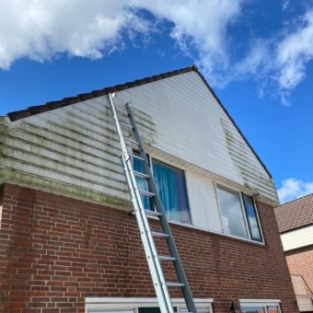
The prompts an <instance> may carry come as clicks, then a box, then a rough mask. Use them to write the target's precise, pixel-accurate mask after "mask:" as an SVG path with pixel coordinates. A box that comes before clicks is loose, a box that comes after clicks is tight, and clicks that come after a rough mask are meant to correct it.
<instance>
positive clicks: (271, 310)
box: [240, 300, 281, 313]
mask: <svg viewBox="0 0 313 313" xmlns="http://www.w3.org/2000/svg"><path fill="white" fill-rule="evenodd" d="M278 302H280V301H279V300H240V306H241V312H242V313H281V311H280V307H279V303H278Z"/></svg>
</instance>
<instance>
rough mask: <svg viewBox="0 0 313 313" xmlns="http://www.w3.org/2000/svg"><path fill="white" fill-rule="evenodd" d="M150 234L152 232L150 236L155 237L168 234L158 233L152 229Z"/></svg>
mask: <svg viewBox="0 0 313 313" xmlns="http://www.w3.org/2000/svg"><path fill="white" fill-rule="evenodd" d="M151 234H152V236H155V237H164V238H166V237H168V234H165V233H159V232H157V231H152V232H151Z"/></svg>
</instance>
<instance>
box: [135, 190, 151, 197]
mask: <svg viewBox="0 0 313 313" xmlns="http://www.w3.org/2000/svg"><path fill="white" fill-rule="evenodd" d="M138 191H139V192H140V193H141V194H142V195H143V196H147V197H154V196H155V193H153V192H150V191H145V190H140V189H139V190H138Z"/></svg>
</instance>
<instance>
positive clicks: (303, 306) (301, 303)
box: [297, 297, 313, 312]
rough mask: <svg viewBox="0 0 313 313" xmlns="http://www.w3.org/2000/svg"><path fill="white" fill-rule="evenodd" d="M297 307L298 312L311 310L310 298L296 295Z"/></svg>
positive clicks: (312, 307) (312, 308)
mask: <svg viewBox="0 0 313 313" xmlns="http://www.w3.org/2000/svg"><path fill="white" fill-rule="evenodd" d="M297 302H298V307H299V311H300V312H308V311H311V312H312V311H313V305H312V299H311V298H301V297H297Z"/></svg>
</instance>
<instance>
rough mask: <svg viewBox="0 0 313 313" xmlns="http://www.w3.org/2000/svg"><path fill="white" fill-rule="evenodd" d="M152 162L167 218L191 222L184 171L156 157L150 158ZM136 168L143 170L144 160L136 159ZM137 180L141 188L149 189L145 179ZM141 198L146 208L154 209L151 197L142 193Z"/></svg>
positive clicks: (137, 178) (138, 178) (139, 170)
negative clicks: (155, 158)
mask: <svg viewBox="0 0 313 313" xmlns="http://www.w3.org/2000/svg"><path fill="white" fill-rule="evenodd" d="M137 154H138V153H137ZM148 159H149V158H148ZM150 164H152V172H153V176H154V181H155V184H156V187H157V190H158V194H159V197H160V199H161V202H162V205H163V208H164V210H165V214H166V217H167V219H168V220H173V221H177V222H180V223H186V224H191V218H190V210H189V205H188V196H187V188H186V180H185V173H184V171H183V170H181V169H178V168H175V167H172V166H169V165H167V164H165V163H163V162H160V161H157V160H154V159H152V161H151V160H150ZM134 170H136V171H138V172H143V162H142V161H140V160H138V159H134ZM136 180H137V184H138V187H139V189H142V190H146V191H149V190H148V183H147V181H146V180H145V179H143V178H140V177H136ZM141 199H142V203H143V206H144V208H145V209H146V210H152V209H153V205H152V201H151V200H150V198H149V197H147V196H143V195H142V196H141Z"/></svg>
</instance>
